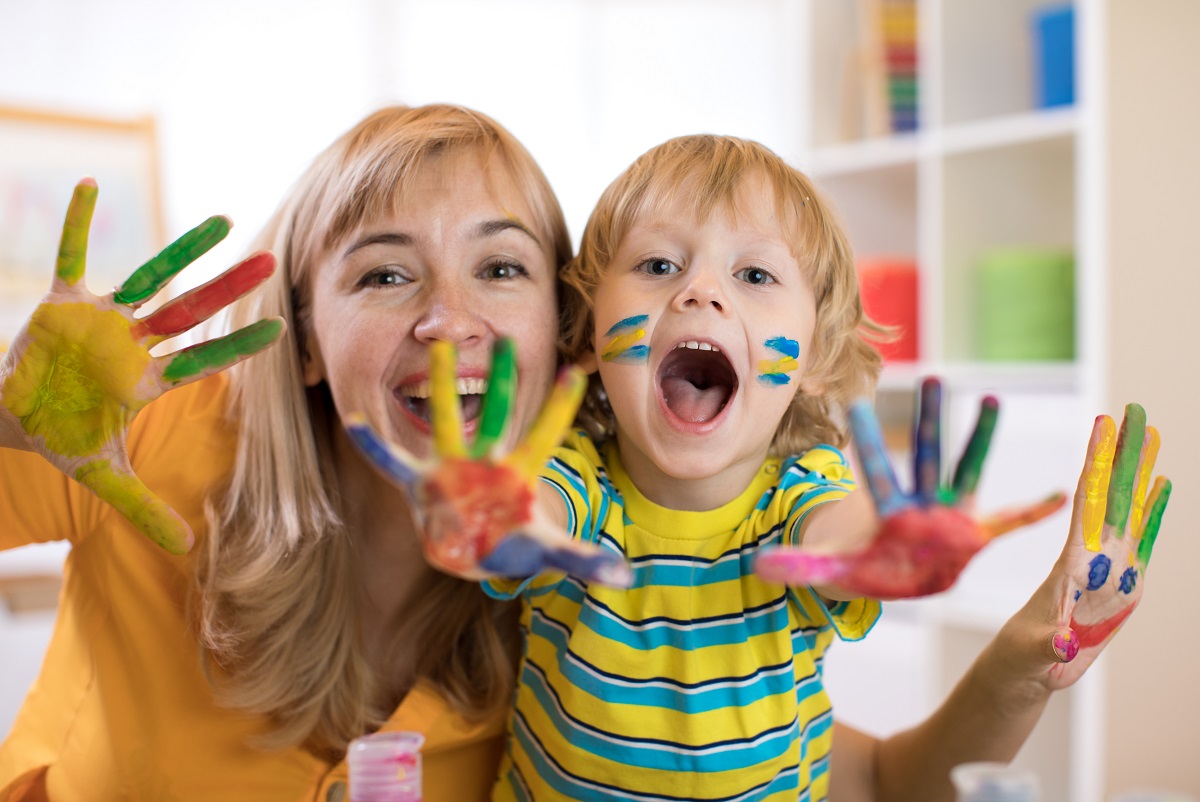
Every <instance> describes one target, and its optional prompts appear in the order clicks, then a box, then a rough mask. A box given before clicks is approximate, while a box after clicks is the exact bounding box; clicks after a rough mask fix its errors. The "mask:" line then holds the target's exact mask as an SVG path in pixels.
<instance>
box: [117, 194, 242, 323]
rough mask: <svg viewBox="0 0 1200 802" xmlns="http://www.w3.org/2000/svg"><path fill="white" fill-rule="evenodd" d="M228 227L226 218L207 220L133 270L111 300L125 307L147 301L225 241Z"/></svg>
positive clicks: (228, 223) (216, 217)
mask: <svg viewBox="0 0 1200 802" xmlns="http://www.w3.org/2000/svg"><path fill="white" fill-rule="evenodd" d="M229 228H230V222H229V218H227V217H222V216H220V215H217V216H215V217H210V218H208V219H207V220H205V221H204V222H203V223H201V224H200V225H198V226H196V227H195V228H193V229H192V230H191V231H189V232H187V233H186V234H184V235H183V236H182V237H180V238H179V239H177V240H175V241H174V242H172V243H171V244H170V245H168V246H167V247H166V248H164V249H163V250H162V252H161V253H159V254H158V256H155V257H154V258H153V259H151V260H150V261H148V262H146V264H144V265H142V266H141V267H139V268H138V269H137V270H135V271H134V272H133V275H131V276H130V277H129V278H127V279H126V280H125V283H123V284H122V285H121V286H120V287H118V288H117V290H116V291H115V292H114V293H113V300H114V301H116V302H117V303H119V304H127V305H131V304H136V303H138V302H140V301H144V300H146V299H147V298H149V297H150V296H151V295H154V294H155V293H156V292H158V291H159V290H160V289H162V287H163V285H165V284H166V283H167V282H168V281H170V280H171V279H172V278H173V277H174V276H175V274H176V273H178V272H179V271H180V270H183V269H184V268H185V267H187V266H188V265H189V264H191V263H192V262H194V261H196V260H197V259H198V258H200V256H202V255H203V254H205V253H207V252H208V251H209V250H210V249H211V248H212V247H213V246H214V245H216V244H217V243H218V242H220V241H221V240H223V239H225V235H226V234H228V233H229Z"/></svg>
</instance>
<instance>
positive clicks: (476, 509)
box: [347, 339, 632, 587]
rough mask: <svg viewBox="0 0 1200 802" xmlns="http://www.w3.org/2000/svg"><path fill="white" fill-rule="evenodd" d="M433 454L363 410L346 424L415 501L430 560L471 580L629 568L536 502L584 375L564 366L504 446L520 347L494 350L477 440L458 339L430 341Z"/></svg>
mask: <svg viewBox="0 0 1200 802" xmlns="http://www.w3.org/2000/svg"><path fill="white" fill-rule="evenodd" d="M429 356H430V385H431V387H430V390H431V399H430V401H431V413H432V415H431V418H432V421H431V422H432V427H433V446H434V448H433V455H432V456H431V457H430V458H429V459H427V460H420V459H417V458H416V457H414V456H412V455H411V454H409V453H408V452H406V451H404V450H403V449H401V448H399V447H398V446H395V445H392V444H390V443H387V442H386V441H384V440H382V439H381V438H380V437H379V435H378V434H377V433H376V432H375V431H374V430H373V429H372V428H371V426H370V425H369V424H368V423H367V422H366V419H365V418H363V417H362V416H357V415H352V416H350V419H349V423H348V424H347V431H348V432H349V433H350V436H351V438H352V439H353V440H354V442H355V443H357V444H358V446H359V448H360V449H361V450H362V451H363V453H364V454H365V455H366V456H367V458H368V459H369V460H370V461H371V462H372V463H373V464H374V465H375V466H376V467H377V468H378V469H379V470H380V471H381V472H382V473H383V475H384V476H386V477H388V478H389V479H391V480H392V481H393V482H394V483H396V484H397V485H398V486H400V487H402V488H404V489H405V490H406V491H408V493H409V494H410V496H411V497H412V498H413V500H414V502H415V508H416V509H417V511H418V513H419V515H420V517H421V524H422V527H421V528H422V537H423V539H422V547H423V549H424V552H425V556H426V558H427V559H428V560H429V562H430V563H431V564H432V565H434V566H435V567H437V568H439V569H441V570H443V571H445V572H447V573H449V574H452V575H454V576H459V577H463V578H467V579H485V578H488V577H494V576H500V577H526V576H532V575H534V574H536V573H538V572H540V571H544V570H561V571H566V572H567V573H570V574H573V575H575V576H578V577H580V578H583V579H586V580H591V581H596V582H600V583H602V584H607V585H614V586H618V587H623V586H628V585H629V583H630V581H631V579H632V575H631V573H630V571H629V568H628V566H627V565H626V564H625V562H624V561H623V559H622V558H621V557H620V556H619V555H617V554H614V553H612V552H608V551H605V550H602V549H599V548H597V547H595V546H592V545H589V544H586V543H580V542H578V541H575V540H572V539H571V538H570V537H569V536H568V535H567V534H566V533H565V532H564V531H562V529H561V528H560V527H556V526H555V525H554V524H553V523H552V522H550V521H548V520H547V519H546V518H545V517H544V516H543V514H542V513H541V512H540V509H541V508H540V505H539V504H538V503H537V484H538V479H537V477H538V475H539V472H540V470H541V468H542V466H543V465H544V464H545V463H546V462H547V460H549V458H550V455H551V452H552V451H553V450H554V448H555V447H556V446H557V445H558V443H559V441H561V440H562V436H563V434H564V433H565V432H566V431H567V429H568V428H569V427H570V425H571V422H572V421H573V420H574V418H575V411H576V410H577V409H578V408H579V402H580V400H581V399H582V398H583V392H584V389H585V388H586V386H587V377H586V375H585V374H584V373H583V371H581V370H579V369H578V368H576V367H568V368H565V369H564V370H563V371H562V372H561V373H560V374H559V377H558V381H557V382H556V383H555V386H554V390H553V391H552V392H551V394H550V397H549V398H548V399H547V401H546V403H545V405H544V406H543V407H542V410H541V413H540V414H539V415H538V418H537V420H536V421H534V424H533V426H532V427H531V428H530V430H529V432H528V433H527V434H526V436H525V437H524V438H523V439H522V440H521V441H520V442H519V443H517V444H516V445H515V446H514V447H513V448H512V449H511V450H509V449H508V448H507V447H506V445H505V442H506V440H507V439H508V438H507V434H508V427H509V422H510V419H511V417H512V409H513V397H514V395H515V392H516V349H515V346H514V344H513V342H512V341H511V340H508V339H501V340H500V341H499V342H497V344H496V348H495V350H494V352H493V354H492V369H491V374H490V376H489V377H488V385H487V390H486V392H485V394H484V399H483V407H482V410H481V412H480V422H479V430H478V433H477V434H476V437H475V441H474V442H473V443H471V444H469V445H468V444H467V443H466V442H465V440H464V437H463V424H462V409H461V406H460V402H459V398H458V395H457V393H456V391H455V387H454V385H455V370H456V357H455V350H454V346H453V345H451V344H450V343H447V342H442V341H439V342H435V343H434V344H433V345H432V346H431V347H430V353H429Z"/></svg>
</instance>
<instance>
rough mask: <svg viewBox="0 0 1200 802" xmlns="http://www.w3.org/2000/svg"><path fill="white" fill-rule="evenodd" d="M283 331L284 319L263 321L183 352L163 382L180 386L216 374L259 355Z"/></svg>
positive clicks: (166, 371)
mask: <svg viewBox="0 0 1200 802" xmlns="http://www.w3.org/2000/svg"><path fill="white" fill-rule="evenodd" d="M281 331H283V321H282V320H260V321H258V322H257V323H252V324H250V325H249V326H247V327H246V328H244V329H239V330H237V331H235V332H233V333H232V334H226V335H225V336H224V337H220V338H218V339H216V340H212V341H210V342H206V343H201V344H200V345H194V346H192V347H191V348H187V349H185V350H183V351H180V352H179V353H178V354H177V355H176V356H175V358H174V359H172V360H171V364H169V365H167V367H166V369H165V370H164V371H163V379H164V380H165V381H168V382H170V383H171V384H178V383H179V382H181V381H184V380H185V379H190V378H192V377H194V376H197V375H200V374H205V373H212V372H215V371H218V370H221V369H222V368H227V367H229V366H230V365H232V364H234V363H236V362H238V361H239V360H241V359H242V358H243V357H247V356H250V355H252V354H256V353H258V352H259V351H261V350H262V349H264V348H266V347H267V346H268V345H270V344H271V343H273V342H274V341H275V339H276V338H277V337H278V336H279V333H280V332H281Z"/></svg>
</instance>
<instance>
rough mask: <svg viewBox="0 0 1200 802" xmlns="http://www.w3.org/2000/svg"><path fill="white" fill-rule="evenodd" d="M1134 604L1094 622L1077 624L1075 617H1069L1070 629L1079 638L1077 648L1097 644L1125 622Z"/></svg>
mask: <svg viewBox="0 0 1200 802" xmlns="http://www.w3.org/2000/svg"><path fill="white" fill-rule="evenodd" d="M1133 608H1134V605H1132V604H1131V605H1129V606H1128V607H1126V608H1125V609H1124V610H1122V611H1121V612H1119V613H1117V614H1116V615H1114V616H1112V617H1111V618H1106V619H1105V620H1103V621H1100V622H1098V623H1095V624H1078V623H1076V622H1075V619H1074V618H1072V619H1071V629H1073V630H1075V635H1076V636H1078V638H1079V648H1080V649H1088V648H1091V647H1093V646H1099V645H1100V644H1101V643H1104V641H1105V640H1107V639H1108V636H1109V635H1112V634H1113V632H1115V631H1116V629H1117V627H1119V626H1121V624H1123V623H1125V619H1126V618H1128V617H1129V615H1130V614H1131V613H1132V612H1133Z"/></svg>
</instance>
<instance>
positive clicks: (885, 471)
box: [755, 379, 1065, 598]
mask: <svg viewBox="0 0 1200 802" xmlns="http://www.w3.org/2000/svg"><path fill="white" fill-rule="evenodd" d="M941 396H942V391H941V384H940V383H939V382H938V381H937V380H936V379H927V380H925V381H924V382H923V383H922V385H921V388H920V394H919V402H918V407H917V415H916V424H915V427H914V431H913V472H914V489H913V492H912V493H905V492H904V491H903V490H902V489H901V487H900V485H899V483H898V482H897V481H896V476H895V472H894V471H893V469H892V463H891V459H890V457H889V455H888V452H887V448H886V446H885V445H884V442H883V435H882V432H881V429H880V426H879V422H878V420H877V418H876V417H875V413H874V410H873V409H872V408H871V406H870V404H869V403H868V402H866V401H859V402H856V403H855V404H854V405H852V406H851V408H850V414H849V423H850V429H851V433H852V436H853V439H854V448H855V450H856V452H857V454H858V457H859V462H860V464H861V465H862V470H863V474H864V477H865V481H866V485H867V489H868V491H869V492H870V494H871V498H872V500H873V502H874V505H875V510H876V513H877V515H878V516H879V525H878V529H877V531H876V534H875V536H874V538H873V539H872V541H871V542H870V543H869V544H868V545H867V546H866V547H865V548H862V549H860V550H858V551H852V552H847V553H828V552H827V551H825V552H821V553H817V552H809V551H806V550H805V549H804V548H803V547H779V548H774V549H768V550H764V551H763V552H762V553H761V554H760V556H759V557H758V560H757V562H756V565H755V569H756V571H758V573H759V575H760V576H762V577H763V578H765V579H767V580H769V581H774V582H781V583H784V584H817V585H825V586H837V587H838V588H840V589H842V590H844V591H847V592H851V593H859V594H862V595H868V596H874V597H877V598H911V597H917V596H927V595H930V594H933V593H939V592H941V591H944V590H946V589H947V588H949V587H950V586H951V585H952V584H953V583H954V582H955V581H956V580H957V578H958V576H959V575H960V574H961V573H962V570H963V569H964V568H965V567H966V565H967V563H968V562H969V561H970V559H971V558H972V557H974V555H975V554H976V553H978V552H979V550H980V549H982V548H983V547H984V546H985V545H986V544H987V543H988V542H989V541H990V540H991V539H992V538H994V537H996V536H997V535H999V534H1002V533H1003V532H1007V531H1011V530H1012V529H1015V528H1017V527H1020V526H1025V525H1027V524H1030V523H1033V522H1035V521H1038V520H1041V519H1042V518H1044V517H1046V516H1047V515H1050V514H1052V513H1053V512H1055V511H1057V510H1058V509H1060V508H1061V507H1062V505H1063V504H1064V502H1065V498H1064V497H1063V496H1062V495H1061V494H1058V495H1055V496H1051V497H1050V498H1048V499H1046V500H1045V501H1042V502H1039V503H1037V504H1033V505H1029V506H1027V507H1024V508H1021V509H1017V510H1013V511H1007V512H1004V513H1001V514H999V515H996V516H992V517H990V518H987V519H985V520H983V521H979V520H976V518H975V517H974V515H973V508H974V496H975V490H976V487H977V486H978V483H979V477H980V474H981V473H982V467H983V463H984V460H985V459H986V456H987V451H988V446H989V444H990V442H991V437H992V433H993V431H994V430H995V425H996V418H997V413H998V408H999V405H998V403H997V401H996V399H995V398H992V397H987V398H984V399H983V402H982V404H981V405H980V412H979V418H978V420H977V422H976V425H975V428H974V431H973V432H972V435H971V438H970V440H969V442H968V443H967V446H966V448H965V450H964V452H963V455H962V458H961V459H960V460H959V462H958V465H957V467H956V468H955V472H954V477H953V480H952V482H951V483H949V484H947V485H943V484H942V482H941V476H940V473H941Z"/></svg>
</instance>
